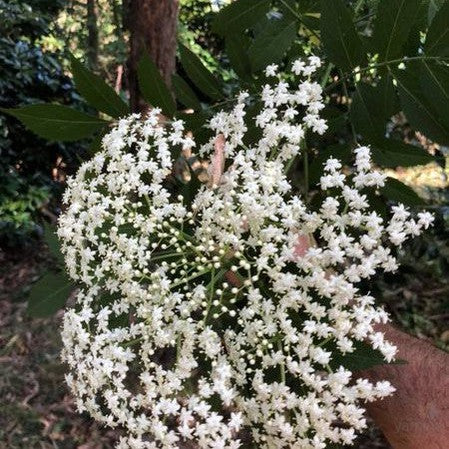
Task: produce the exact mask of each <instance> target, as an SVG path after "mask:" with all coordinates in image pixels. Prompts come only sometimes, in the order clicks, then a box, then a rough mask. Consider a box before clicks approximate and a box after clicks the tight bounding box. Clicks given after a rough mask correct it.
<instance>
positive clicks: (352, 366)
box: [329, 341, 387, 372]
mask: <svg viewBox="0 0 449 449" xmlns="http://www.w3.org/2000/svg"><path fill="white" fill-rule="evenodd" d="M354 347H355V349H354V351H353V352H351V353H347V354H338V352H336V354H337V355H335V356H334V357H333V358H332V360H331V361H330V363H329V366H330V367H331V368H332V369H333V370H337V369H338V368H339V367H340V366H343V367H344V368H346V369H348V370H349V371H353V372H355V371H362V370H366V369H369V368H372V367H373V366H378V365H386V364H387V362H386V360H385V358H384V356H383V355H382V353H381V352H380V351H378V350H377V349H373V348H372V347H371V346H370V345H369V344H367V343H364V342H361V341H356V342H355V343H354Z"/></svg>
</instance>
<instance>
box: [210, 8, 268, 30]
mask: <svg viewBox="0 0 449 449" xmlns="http://www.w3.org/2000/svg"><path fill="white" fill-rule="evenodd" d="M269 9H270V0H237V1H234V2H232V3H230V4H229V5H228V6H226V7H224V8H222V9H221V10H220V12H219V13H218V14H217V15H216V16H215V18H214V20H213V22H212V31H214V32H215V33H219V34H222V35H226V34H232V33H234V32H235V31H242V30H245V29H248V28H250V27H251V25H253V24H255V23H257V22H258V21H259V20H260V19H262V18H263V17H264V15H265V14H266V13H267V12H268V11H269Z"/></svg>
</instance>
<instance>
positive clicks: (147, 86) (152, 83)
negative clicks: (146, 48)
mask: <svg viewBox="0 0 449 449" xmlns="http://www.w3.org/2000/svg"><path fill="white" fill-rule="evenodd" d="M137 73H138V77H139V87H140V90H141V92H142V96H143V98H144V99H145V101H147V102H148V104H151V105H152V106H155V107H159V108H161V109H162V112H163V113H164V114H165V115H166V116H167V117H172V116H173V114H174V113H175V110H176V105H175V102H174V101H173V97H172V94H171V92H170V91H169V89H168V87H167V86H166V85H165V83H164V80H163V79H162V76H161V74H160V73H159V70H158V68H157V67H156V65H155V64H154V62H153V61H152V60H151V59H150V57H149V56H148V55H147V54H145V55H143V56H142V58H141V59H140V62H139V67H138V69H137Z"/></svg>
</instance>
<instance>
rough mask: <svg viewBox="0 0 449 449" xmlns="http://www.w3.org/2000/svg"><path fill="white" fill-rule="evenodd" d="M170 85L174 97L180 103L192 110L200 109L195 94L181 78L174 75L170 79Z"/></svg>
mask: <svg viewBox="0 0 449 449" xmlns="http://www.w3.org/2000/svg"><path fill="white" fill-rule="evenodd" d="M172 85H173V90H174V92H175V97H176V99H177V100H178V101H179V102H180V103H182V104H183V105H184V106H185V107H187V108H192V109H194V110H199V109H201V104H200V102H199V100H198V98H197V96H196V95H195V92H194V91H193V90H192V88H191V87H190V86H189V85H188V84H187V82H186V81H184V79H183V78H182V77H181V76H179V75H177V74H174V75H173V77H172Z"/></svg>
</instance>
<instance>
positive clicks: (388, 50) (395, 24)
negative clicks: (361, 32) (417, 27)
mask: <svg viewBox="0 0 449 449" xmlns="http://www.w3.org/2000/svg"><path fill="white" fill-rule="evenodd" d="M420 3H421V0H381V1H380V2H379V5H378V8H377V14H376V19H375V21H374V33H373V41H372V42H373V46H374V49H375V51H376V52H377V53H378V55H379V62H383V61H388V60H391V59H395V58H397V57H399V56H401V55H402V54H403V52H402V51H403V47H404V45H405V43H406V42H407V39H408V37H409V34H410V31H411V30H412V28H413V25H414V23H415V21H416V19H417V12H418V10H419V7H420Z"/></svg>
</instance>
